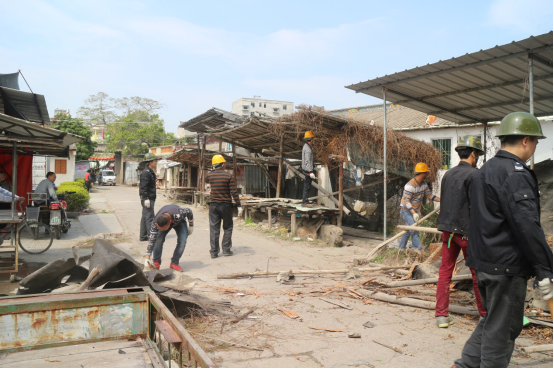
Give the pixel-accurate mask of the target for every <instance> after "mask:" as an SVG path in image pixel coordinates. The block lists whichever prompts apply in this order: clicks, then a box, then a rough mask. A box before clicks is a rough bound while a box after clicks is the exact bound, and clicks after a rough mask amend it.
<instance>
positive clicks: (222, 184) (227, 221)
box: [206, 155, 242, 259]
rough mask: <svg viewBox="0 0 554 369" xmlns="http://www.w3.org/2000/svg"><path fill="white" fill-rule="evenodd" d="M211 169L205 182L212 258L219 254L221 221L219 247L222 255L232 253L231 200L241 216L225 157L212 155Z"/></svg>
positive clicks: (240, 208) (238, 200)
mask: <svg viewBox="0 0 554 369" xmlns="http://www.w3.org/2000/svg"><path fill="white" fill-rule="evenodd" d="M212 167H213V171H212V172H210V173H208V176H207V177H206V183H209V184H210V211H209V217H210V254H211V256H212V259H215V258H217V257H218V255H219V251H220V248H219V234H220V232H221V222H222V221H223V241H222V245H221V248H222V249H223V253H222V254H223V256H231V255H233V251H231V247H232V239H231V237H232V235H233V200H235V204H236V205H237V208H238V211H239V214H238V216H239V217H240V216H242V207H241V205H240V199H239V193H238V191H237V186H236V184H235V179H234V177H233V176H232V175H231V174H230V173H227V172H226V171H225V158H224V157H223V156H222V155H214V156H213V157H212Z"/></svg>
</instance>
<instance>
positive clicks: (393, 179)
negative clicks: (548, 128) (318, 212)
mask: <svg viewBox="0 0 554 369" xmlns="http://www.w3.org/2000/svg"><path fill="white" fill-rule="evenodd" d="M398 178H401V177H400V176H396V177H392V178H390V179H389V181H395V180H397V179H398ZM382 183H383V180H382V179H380V180H378V181H375V182H371V183H367V184H365V185H363V186H360V187H352V188H348V189H346V190H343V191H342V192H350V191H356V190H361V189H362V188H366V187H370V186H375V185H378V184H382ZM338 193H339V191H335V192H332V193H330V194H327V195H318V196H312V197H310V198H308V200H315V199H318V198H322V197H329V196H333V195H337V194H338ZM381 239H382V238H381Z"/></svg>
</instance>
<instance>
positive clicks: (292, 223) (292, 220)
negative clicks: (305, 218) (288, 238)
mask: <svg viewBox="0 0 554 369" xmlns="http://www.w3.org/2000/svg"><path fill="white" fill-rule="evenodd" d="M290 234H291V235H292V236H293V237H296V213H290Z"/></svg>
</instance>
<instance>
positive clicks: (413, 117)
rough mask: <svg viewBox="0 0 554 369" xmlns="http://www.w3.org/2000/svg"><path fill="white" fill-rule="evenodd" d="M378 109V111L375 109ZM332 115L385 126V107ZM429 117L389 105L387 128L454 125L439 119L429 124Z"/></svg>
mask: <svg viewBox="0 0 554 369" xmlns="http://www.w3.org/2000/svg"><path fill="white" fill-rule="evenodd" d="M367 108H369V109H367ZM374 108H376V109H374ZM329 112H330V113H332V114H336V115H338V116H341V117H344V118H347V119H352V120H354V121H357V122H360V123H364V124H370V125H373V124H375V125H376V126H380V127H382V126H383V105H382V104H381V105H378V106H377V105H372V106H364V107H359V108H350V109H340V110H337V111H334V110H331V111H329ZM428 117H429V116H428V115H427V114H425V113H423V112H421V111H417V110H414V109H410V108H408V107H406V106H402V105H400V106H398V105H394V106H391V104H387V128H388V129H393V130H398V129H403V128H416V127H426V126H430V127H436V126H445V125H452V124H454V123H452V122H450V121H448V120H445V119H442V118H437V119H436V120H435V121H434V122H433V123H428V121H427V119H428Z"/></svg>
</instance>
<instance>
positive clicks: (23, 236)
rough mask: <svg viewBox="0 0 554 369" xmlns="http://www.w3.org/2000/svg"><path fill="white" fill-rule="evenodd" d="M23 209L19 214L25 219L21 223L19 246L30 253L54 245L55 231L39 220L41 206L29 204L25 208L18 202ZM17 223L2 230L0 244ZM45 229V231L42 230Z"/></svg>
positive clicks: (0, 231)
mask: <svg viewBox="0 0 554 369" xmlns="http://www.w3.org/2000/svg"><path fill="white" fill-rule="evenodd" d="M17 206H19V209H20V210H21V214H22V215H20V216H19V218H20V219H23V220H22V221H21V223H19V230H18V237H17V238H18V239H19V247H21V249H22V250H23V251H25V252H26V253H28V254H42V253H43V252H45V251H46V250H48V249H49V248H50V246H52V242H53V241H54V233H53V232H52V229H51V228H50V226H49V225H46V224H44V223H42V222H39V221H38V217H39V207H38V206H27V208H26V209H25V210H26V211H25V210H24V209H23V206H22V205H21V204H17ZM15 226H16V224H13V223H12V224H8V225H7V226H6V227H4V228H3V229H1V230H0V245H2V243H3V242H4V240H7V239H9V238H10V235H11V232H12V230H13V229H14V228H13V227H15ZM42 230H44V232H42Z"/></svg>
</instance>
